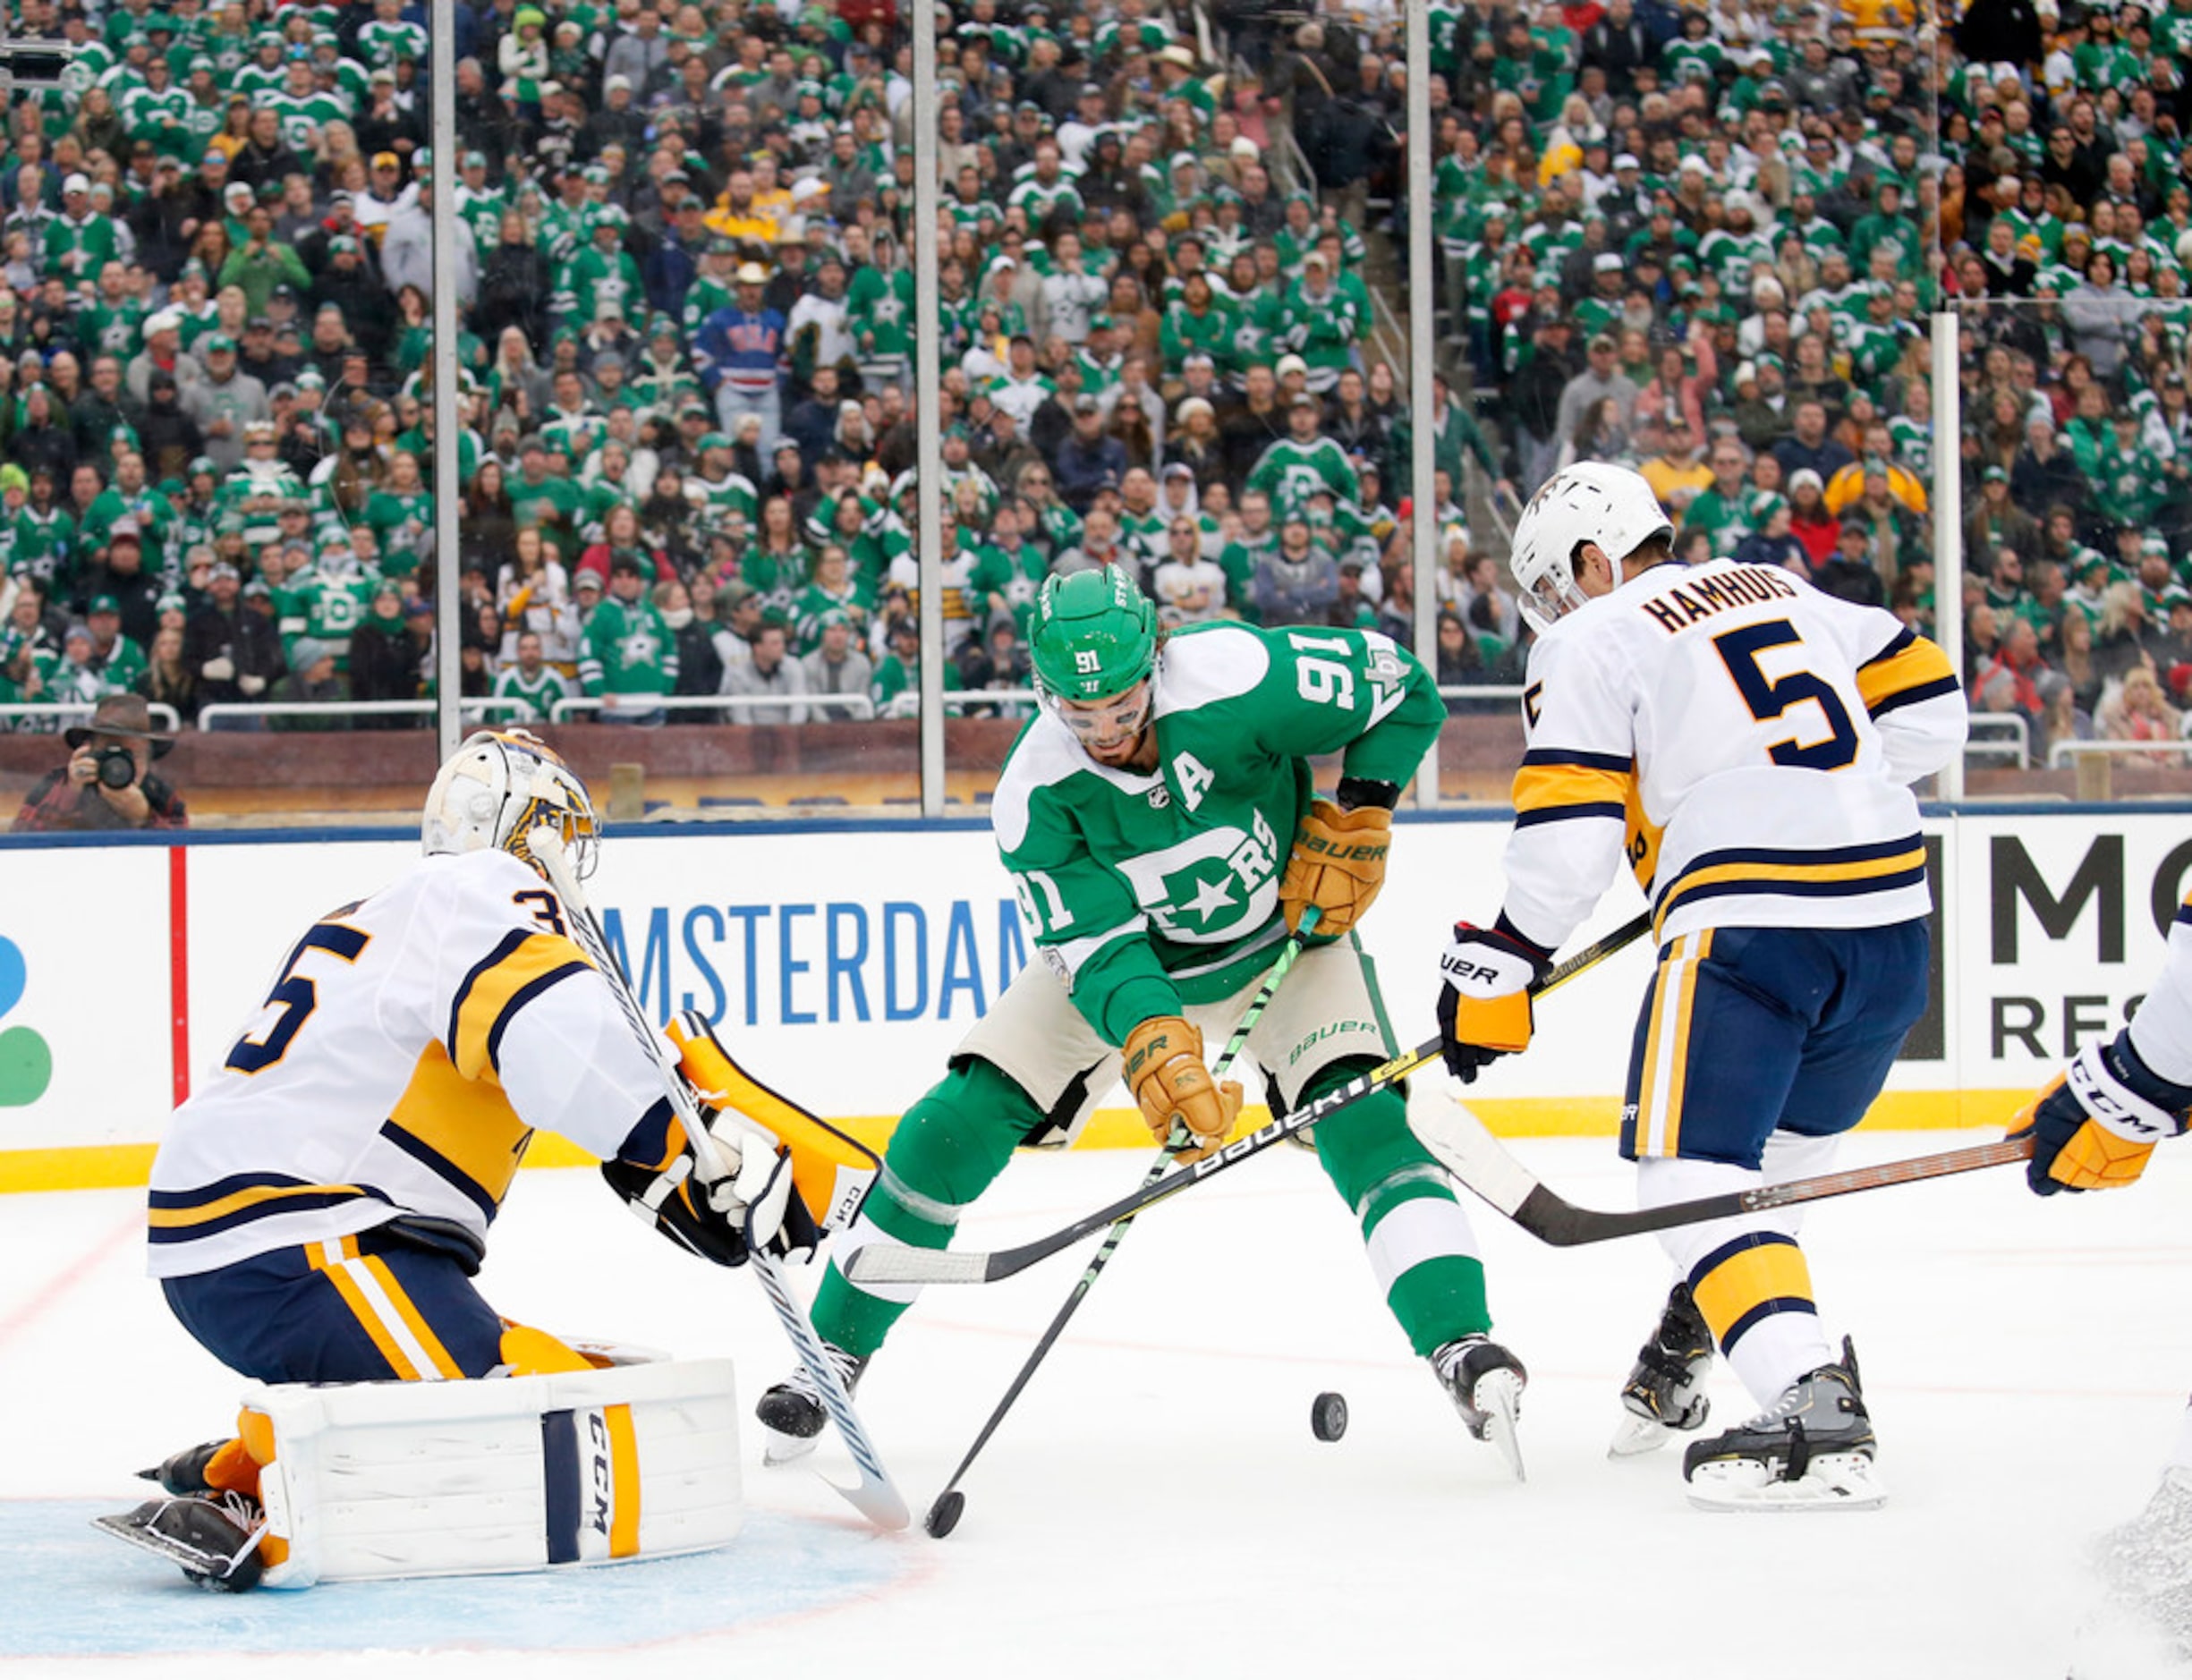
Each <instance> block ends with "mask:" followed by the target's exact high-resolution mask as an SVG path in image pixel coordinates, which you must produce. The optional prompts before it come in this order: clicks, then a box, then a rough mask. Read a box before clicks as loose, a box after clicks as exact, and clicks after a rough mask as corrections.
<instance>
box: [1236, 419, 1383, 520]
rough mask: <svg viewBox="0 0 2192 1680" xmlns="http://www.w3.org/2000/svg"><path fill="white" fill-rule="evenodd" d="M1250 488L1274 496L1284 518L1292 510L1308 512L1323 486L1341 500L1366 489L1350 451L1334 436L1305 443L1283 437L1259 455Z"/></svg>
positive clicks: (1277, 508) (1279, 513)
mask: <svg viewBox="0 0 2192 1680" xmlns="http://www.w3.org/2000/svg"><path fill="white" fill-rule="evenodd" d="M1248 488H1250V489H1252V490H1262V492H1263V493H1264V494H1265V495H1266V496H1270V498H1271V506H1272V508H1273V510H1274V511H1275V512H1276V513H1278V516H1279V519H1280V520H1281V521H1283V520H1284V519H1285V518H1286V517H1287V515H1288V514H1289V513H1296V512H1301V513H1306V512H1308V509H1309V498H1310V497H1311V496H1314V495H1316V493H1317V492H1318V491H1320V490H1330V492H1331V493H1332V499H1333V500H1334V501H1335V502H1338V503H1347V502H1352V501H1355V500H1356V499H1358V498H1359V497H1360V496H1362V493H1363V488H1362V486H1361V484H1360V483H1358V482H1357V481H1356V479H1355V469H1354V468H1353V467H1352V466H1350V465H1349V464H1348V462H1347V451H1346V450H1344V449H1342V448H1341V447H1340V446H1339V445H1338V444H1337V443H1335V442H1333V441H1332V439H1330V437H1318V438H1313V439H1312V440H1311V441H1310V442H1308V443H1305V444H1304V443H1301V442H1299V441H1297V440H1296V439H1295V438H1292V437H1281V438H1279V440H1278V441H1277V442H1276V443H1274V444H1272V445H1270V447H1269V448H1267V449H1265V450H1264V452H1263V454H1262V455H1261V456H1259V457H1258V458H1257V461H1256V464H1255V466H1254V467H1253V469H1251V471H1249V474H1248Z"/></svg>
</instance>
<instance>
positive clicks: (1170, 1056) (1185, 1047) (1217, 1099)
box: [1120, 1015, 1241, 1161]
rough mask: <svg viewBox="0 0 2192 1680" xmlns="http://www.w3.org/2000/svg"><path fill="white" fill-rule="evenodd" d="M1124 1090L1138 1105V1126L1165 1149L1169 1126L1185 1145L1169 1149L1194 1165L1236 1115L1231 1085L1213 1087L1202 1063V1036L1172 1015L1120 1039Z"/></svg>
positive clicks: (1218, 1143)
mask: <svg viewBox="0 0 2192 1680" xmlns="http://www.w3.org/2000/svg"><path fill="white" fill-rule="evenodd" d="M1120 1055H1121V1056H1123V1057H1124V1058H1125V1060H1126V1088H1127V1089H1128V1090H1131V1091H1133V1092H1134V1100H1135V1101H1136V1102H1138V1103H1140V1104H1141V1105H1142V1119H1143V1124H1145V1125H1147V1126H1148V1127H1149V1129H1150V1131H1151V1133H1152V1134H1153V1135H1154V1136H1155V1137H1156V1139H1157V1141H1158V1143H1159V1144H1160V1146H1163V1147H1167V1148H1169V1147H1170V1146H1171V1143H1172V1128H1173V1127H1174V1126H1176V1125H1177V1126H1178V1127H1179V1128H1180V1130H1181V1131H1182V1132H1184V1133H1185V1134H1186V1136H1187V1138H1188V1140H1189V1141H1188V1142H1186V1143H1184V1144H1182V1145H1181V1146H1180V1147H1179V1148H1178V1149H1177V1150H1174V1153H1175V1154H1177V1156H1178V1157H1179V1158H1180V1159H1181V1160H1183V1161H1199V1160H1201V1159H1202V1158H1203V1157H1204V1156H1206V1155H1209V1154H1211V1153H1213V1152H1214V1151H1216V1150H1218V1149H1219V1148H1221V1147H1222V1146H1223V1145H1224V1143H1225V1141H1226V1134H1227V1133H1229V1132H1231V1131H1232V1130H1233V1122H1234V1120H1235V1119H1236V1117H1237V1116H1239V1114H1240V1112H1241V1088H1240V1084H1239V1082H1237V1081H1235V1080H1230V1079H1229V1080H1228V1081H1226V1082H1225V1083H1224V1084H1222V1085H1221V1084H1219V1082H1217V1081H1216V1080H1214V1079H1212V1078H1211V1070H1210V1069H1209V1068H1207V1067H1205V1066H1203V1065H1202V1033H1200V1032H1199V1031H1196V1030H1195V1029H1194V1027H1193V1026H1191V1025H1190V1024H1189V1023H1188V1022H1185V1021H1183V1020H1182V1019H1180V1017H1179V1016H1177V1015H1151V1017H1150V1018H1149V1019H1148V1020H1147V1021H1144V1022H1143V1023H1142V1024H1141V1025H1140V1026H1138V1027H1136V1028H1135V1029H1134V1031H1132V1032H1130V1033H1128V1034H1127V1035H1126V1044H1125V1046H1124V1047H1123V1048H1122V1049H1121V1050H1120Z"/></svg>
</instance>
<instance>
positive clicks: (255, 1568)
mask: <svg viewBox="0 0 2192 1680" xmlns="http://www.w3.org/2000/svg"><path fill="white" fill-rule="evenodd" d="M92 1526H93V1527H94V1528H97V1529H100V1530H102V1531H104V1532H106V1533H109V1534H112V1535H113V1536H114V1537H115V1539H116V1540H127V1541H128V1542H129V1543H130V1544H131V1545H132V1546H136V1547H140V1548H142V1549H143V1550H146V1551H149V1552H151V1553H153V1554H154V1555H155V1556H156V1557H165V1558H166V1559H167V1560H168V1562H170V1563H172V1564H175V1565H179V1566H180V1567H181V1569H182V1571H183V1574H185V1575H187V1576H188V1577H189V1578H190V1579H191V1582H194V1583H195V1584H196V1585H198V1586H201V1587H204V1588H205V1589H207V1590H208V1591H211V1592H249V1591H251V1589H252V1588H253V1587H255V1586H257V1585H258V1584H259V1576H260V1575H262V1574H265V1573H266V1567H267V1566H266V1565H265V1563H264V1562H263V1561H261V1559H260V1557H259V1537H260V1536H261V1535H262V1534H263V1533H265V1532H266V1526H267V1523H266V1516H265V1514H264V1513H263V1512H262V1511H260V1509H259V1502H258V1501H257V1500H255V1499H248V1498H244V1496H243V1495H242V1494H240V1493H224V1494H220V1495H217V1496H215V1497H213V1498H165V1499H148V1500H146V1501H145V1503H144V1504H142V1505H140V1506H138V1507H137V1508H136V1509H135V1510H134V1511H125V1512H123V1514H122V1515H119V1516H102V1517H95V1518H93V1519H92Z"/></svg>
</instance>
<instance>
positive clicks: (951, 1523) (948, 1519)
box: [921, 1396, 1347, 1540]
mask: <svg viewBox="0 0 2192 1680" xmlns="http://www.w3.org/2000/svg"><path fill="white" fill-rule="evenodd" d="M1334 1397H1335V1398H1337V1397H1338V1396H1334ZM1339 1413H1340V1421H1341V1422H1342V1423H1344V1422H1345V1421H1347V1407H1346V1406H1344V1405H1343V1406H1341V1407H1340V1409H1339ZM965 1509H966V1495H964V1493H961V1492H960V1491H959V1490H958V1489H956V1488H954V1489H951V1490H950V1491H949V1492H948V1493H943V1494H939V1495H938V1496H937V1501H936V1503H935V1504H934V1505H932V1506H930V1507H929V1515H927V1516H925V1517H923V1518H922V1521H921V1525H922V1527H923V1528H925V1529H927V1530H928V1531H929V1538H930V1540H942V1539H943V1538H944V1536H945V1535H947V1534H948V1533H950V1532H952V1530H954V1529H956V1528H957V1527H958V1526H959V1513H960V1512H962V1511H964V1510H965Z"/></svg>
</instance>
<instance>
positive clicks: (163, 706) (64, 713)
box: [0, 700, 183, 730]
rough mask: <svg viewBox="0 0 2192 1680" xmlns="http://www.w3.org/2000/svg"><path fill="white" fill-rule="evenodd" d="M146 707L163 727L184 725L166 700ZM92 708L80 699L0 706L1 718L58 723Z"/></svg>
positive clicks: (180, 717)
mask: <svg viewBox="0 0 2192 1680" xmlns="http://www.w3.org/2000/svg"><path fill="white" fill-rule="evenodd" d="M145 709H146V711H148V712H149V713H150V714H151V717H152V721H153V722H154V723H156V724H157V725H160V726H161V727H162V728H163V729H168V730H175V729H180V728H182V727H183V717H182V715H181V714H180V713H179V712H177V711H176V710H175V708H174V707H172V706H170V705H168V704H167V703H166V701H165V700H154V701H153V702H152V703H151V704H150V705H149V706H147V707H146V708H145ZM92 710H93V708H92V707H91V706H90V705H89V703H87V702H80V701H64V700H10V701H9V702H8V703H7V704H5V705H4V706H0V720H4V719H7V718H10V717H26V718H44V717H50V718H52V719H53V720H54V721H55V722H56V723H58V722H60V721H61V720H62V719H64V718H69V717H90V716H91V713H92Z"/></svg>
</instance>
